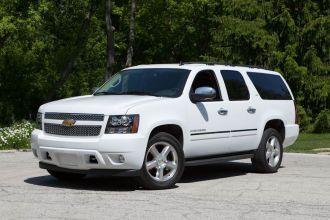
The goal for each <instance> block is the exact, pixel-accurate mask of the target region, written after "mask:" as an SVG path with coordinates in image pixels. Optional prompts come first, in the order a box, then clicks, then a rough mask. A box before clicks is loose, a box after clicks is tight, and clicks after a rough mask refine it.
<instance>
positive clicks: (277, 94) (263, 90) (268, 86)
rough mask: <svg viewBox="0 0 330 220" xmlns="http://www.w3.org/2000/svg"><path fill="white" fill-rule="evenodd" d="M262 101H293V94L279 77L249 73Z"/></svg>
mask: <svg viewBox="0 0 330 220" xmlns="http://www.w3.org/2000/svg"><path fill="white" fill-rule="evenodd" d="M247 74H248V76H249V77H250V79H251V81H252V83H253V84H254V86H255V87H256V89H257V91H258V93H259V95H260V96H261V98H262V99H266V100H292V97H291V94H290V92H289V90H288V88H287V86H286V85H285V83H284V82H283V79H282V78H281V77H280V76H279V75H274V74H265V73H254V72H248V73H247Z"/></svg>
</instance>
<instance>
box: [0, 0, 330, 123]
mask: <svg viewBox="0 0 330 220" xmlns="http://www.w3.org/2000/svg"><path fill="white" fill-rule="evenodd" d="M92 1H93V2H94V4H95V7H96V10H95V13H94V14H93V16H92V20H91V24H90V28H89V29H88V33H87V35H86V41H84V44H83V46H81V48H79V49H80V53H79V55H78V57H77V58H76V60H75V65H74V69H73V72H72V74H71V75H70V76H69V78H68V79H67V80H66V81H65V83H63V84H62V85H61V86H60V87H58V88H55V89H56V90H57V91H56V94H57V96H56V97H55V99H60V98H64V97H69V96H78V95H84V94H88V93H89V92H90V89H91V88H93V87H95V86H97V85H100V84H102V83H103V79H104V73H105V66H106V47H107V43H106V42H107V41H106V32H105V26H106V25H105V18H104V14H105V11H104V6H105V2H104V1H97V0H76V1H67V0H64V1H49V0H39V1H35V0H26V1H12V0H2V1H0V113H1V115H0V126H1V125H2V126H4V125H9V124H10V123H12V121H13V120H21V119H30V118H31V117H32V118H33V117H35V113H36V111H37V109H38V107H39V106H40V105H41V104H42V103H45V102H48V101H50V100H49V94H50V93H51V92H52V91H53V90H54V87H55V82H57V81H58V80H59V79H61V78H62V74H63V70H64V68H65V67H66V65H67V63H68V59H69V57H70V54H71V52H72V50H74V49H75V45H76V42H77V40H79V38H80V37H81V36H79V33H80V32H81V29H82V26H83V23H84V19H85V17H86V13H87V12H88V10H89V5H90V3H91V2H92ZM130 2H131V1H129V0H120V1H119V0H113V1H112V3H113V7H112V22H113V26H114V28H115V32H114V37H115V39H114V41H115V71H119V70H120V69H122V68H123V67H124V66H125V63H126V55H127V47H128V36H129V18H130ZM329 32H330V1H329V0H325V1H316V0H306V1H296V0H295V1H284V0H280V1H275V0H268V1H261V0H235V1H225V0H181V1H178V0H165V1H164V0H149V1H137V11H136V22H135V40H134V45H133V47H134V57H133V65H137V64H143V63H168V62H177V63H178V62H180V61H200V60H205V61H211V60H212V61H223V62H227V63H238V64H253V65H259V66H264V67H266V68H269V69H273V70H276V71H279V72H280V73H282V74H283V75H284V77H285V78H286V79H287V81H288V83H289V85H290V87H291V89H292V91H293V93H294V96H295V98H296V101H297V104H298V105H300V106H301V107H302V108H303V109H300V114H301V115H302V116H303V117H302V118H304V120H302V128H303V129H307V127H308V124H309V120H310V119H311V120H313V119H315V118H316V116H317V115H318V114H319V113H320V112H321V110H322V109H326V108H329V106H330V96H329V93H330V75H329V71H330V65H329V64H330V34H329ZM305 113H306V114H305ZM307 115H308V116H307ZM309 118H310V119H309Z"/></svg>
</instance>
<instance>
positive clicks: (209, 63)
mask: <svg viewBox="0 0 330 220" xmlns="http://www.w3.org/2000/svg"><path fill="white" fill-rule="evenodd" d="M187 64H205V65H210V66H214V65H224V66H238V67H248V68H257V69H265V70H267V68H266V67H263V66H257V65H244V64H233V63H229V62H210V61H196V62H182V61H180V64H179V65H180V66H182V65H187Z"/></svg>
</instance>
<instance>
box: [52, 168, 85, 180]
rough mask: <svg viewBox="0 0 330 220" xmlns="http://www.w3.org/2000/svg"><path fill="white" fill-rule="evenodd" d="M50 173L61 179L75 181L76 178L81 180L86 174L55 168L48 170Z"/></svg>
mask: <svg viewBox="0 0 330 220" xmlns="http://www.w3.org/2000/svg"><path fill="white" fill-rule="evenodd" d="M47 171H48V173H49V174H50V175H52V176H53V177H55V178H56V179H59V180H65V181H74V180H80V179H82V178H84V177H85V176H86V174H80V173H66V172H59V171H54V170H47Z"/></svg>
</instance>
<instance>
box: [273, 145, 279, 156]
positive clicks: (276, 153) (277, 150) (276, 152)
mask: <svg viewBox="0 0 330 220" xmlns="http://www.w3.org/2000/svg"><path fill="white" fill-rule="evenodd" d="M274 152H275V156H278V155H280V149H279V148H277V147H276V148H275V151H274Z"/></svg>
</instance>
